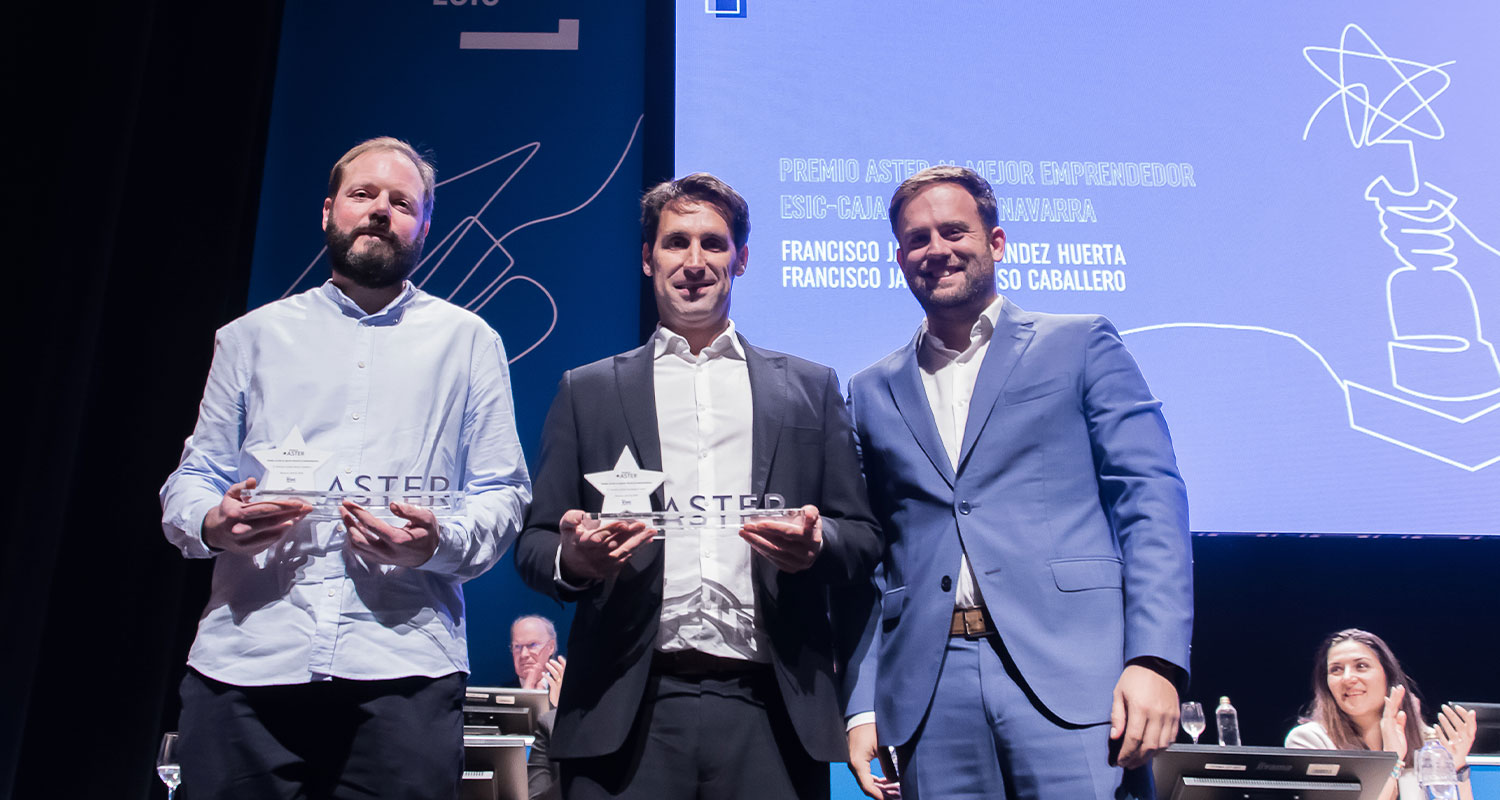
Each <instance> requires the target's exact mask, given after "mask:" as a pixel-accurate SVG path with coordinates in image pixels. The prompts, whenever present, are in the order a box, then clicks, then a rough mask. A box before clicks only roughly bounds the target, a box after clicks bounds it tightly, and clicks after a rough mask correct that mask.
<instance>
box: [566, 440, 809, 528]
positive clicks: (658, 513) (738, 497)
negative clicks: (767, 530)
mask: <svg viewBox="0 0 1500 800" xmlns="http://www.w3.org/2000/svg"><path fill="white" fill-rule="evenodd" d="M583 477H584V479H585V480H587V481H588V482H589V483H590V484H592V485H593V487H594V488H595V489H598V490H599V493H600V494H602V495H604V502H603V503H602V504H601V505H600V508H599V510H598V511H597V512H594V513H592V514H589V519H591V520H598V521H601V522H609V521H611V520H627V521H637V522H644V523H646V524H647V525H649V526H651V527H653V528H655V529H656V536H655V537H653V538H656V539H660V538H662V537H663V536H666V535H670V533H671V532H673V531H681V530H685V529H692V530H696V531H700V532H717V533H725V534H734V533H737V532H738V531H739V529H740V528H741V527H742V526H744V525H745V524H746V523H750V522H760V521H765V520H782V521H788V522H800V520H801V517H802V514H803V512H802V509H800V508H786V498H784V497H782V496H781V495H779V494H775V493H774V492H772V493H767V494H695V495H692V496H691V497H688V498H686V499H685V500H684V501H683V503H682V504H680V505H679V504H678V502H677V499H676V498H668V499H667V501H666V503H665V505H664V506H663V507H662V508H660V509H653V508H652V507H651V493H652V492H654V491H656V488H657V487H658V486H661V485H662V483H663V482H664V481H665V480H666V473H664V472H661V471H659V470H648V469H641V467H640V466H639V465H637V464H636V462H635V457H634V456H632V455H631V454H630V448H628V447H627V448H624V449H622V450H621V451H620V458H619V459H618V460H617V461H615V467H614V469H610V470H604V471H602V472H589V473H585V474H584V476H583Z"/></svg>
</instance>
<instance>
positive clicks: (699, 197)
mask: <svg viewBox="0 0 1500 800" xmlns="http://www.w3.org/2000/svg"><path fill="white" fill-rule="evenodd" d="M677 203H707V204H708V205H711V206H713V207H714V209H716V210H717V211H718V212H719V213H720V214H721V215H723V217H724V219H725V220H727V221H728V222H729V232H730V235H731V236H732V237H733V238H734V249H735V250H739V249H741V248H743V247H744V246H745V243H746V242H748V241H750V204H749V203H746V202H745V198H743V197H741V196H740V193H739V192H736V191H735V190H734V189H733V188H732V187H731V186H730V185H729V184H727V183H725V182H723V181H721V180H719V179H718V178H716V177H714V176H713V175H710V174H708V173H707V172H694V173H693V174H691V175H688V176H687V177H684V178H678V179H677V180H675V181H665V182H663V183H658V184H657V185H655V186H653V187H651V190H650V191H648V192H646V194H645V196H644V197H642V198H641V243H642V244H646V245H655V244H656V229H657V226H659V225H660V224H661V212H662V210H663V209H665V208H667V207H668V206H671V205H675V204H677Z"/></svg>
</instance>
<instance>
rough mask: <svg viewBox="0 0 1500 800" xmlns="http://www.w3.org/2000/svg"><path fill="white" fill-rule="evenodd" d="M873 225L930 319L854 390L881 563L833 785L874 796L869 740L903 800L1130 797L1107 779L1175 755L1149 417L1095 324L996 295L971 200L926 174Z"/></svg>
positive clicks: (1182, 629) (1184, 597)
mask: <svg viewBox="0 0 1500 800" xmlns="http://www.w3.org/2000/svg"><path fill="white" fill-rule="evenodd" d="M890 205H891V208H890V219H891V227H892V229H893V231H894V232H895V234H896V239H897V243H898V245H899V247H900V250H899V252H898V259H899V260H900V263H901V269H902V272H903V274H904V275H905V277H906V281H907V284H908V285H909V286H910V288H911V291H912V294H913V295H915V296H916V298H917V300H918V301H919V302H920V304H921V305H922V308H923V310H924V311H925V312H926V314H927V319H926V321H925V322H924V323H923V325H922V326H921V328H920V329H919V330H918V331H917V335H916V336H915V337H914V338H913V339H912V341H911V342H910V343H909V344H908V345H906V346H905V347H903V348H901V349H899V350H897V351H896V352H894V353H892V354H891V355H890V356H887V357H886V358H885V359H884V360H882V361H879V362H877V363H876V364H874V365H873V366H871V367H869V368H867V369H865V370H863V371H861V372H860V373H859V374H858V375H856V376H855V377H854V379H853V380H852V381H851V382H850V394H851V397H852V400H853V411H854V417H855V419H856V428H857V431H858V435H859V441H860V445H861V447H862V453H863V457H864V468H865V477H866V479H867V481H868V482H869V487H870V497H871V502H872V505H873V507H874V511H875V515H876V519H877V520H878V521H879V522H880V524H881V528H882V533H883V535H884V537H885V541H886V554H885V559H884V563H883V568H882V569H883V586H882V587H881V588H882V589H883V595H879V596H877V595H875V593H874V592H873V591H872V592H871V594H870V598H871V605H872V609H871V611H870V613H869V615H868V626H867V628H866V632H867V638H866V640H865V642H864V644H865V646H866V647H867V648H868V649H867V651H866V653H867V657H866V658H864V659H863V660H862V661H861V662H860V664H859V665H858V668H857V669H854V670H853V672H855V673H857V675H856V676H855V677H856V679H855V680H851V681H849V682H848V683H849V684H850V687H851V693H852V699H851V700H850V703H849V711H850V713H851V714H852V715H853V716H852V718H851V730H850V735H849V741H850V764H851V765H852V768H854V769H855V772H856V775H857V776H858V777H859V778H860V780H861V783H862V784H863V785H864V787H865V789H866V791H867V793H869V794H871V795H872V796H875V795H877V794H878V793H879V789H878V787H877V786H876V784H875V783H874V781H873V780H872V779H871V778H870V777H869V771H868V767H864V766H863V765H867V764H868V763H869V760H870V758H871V756H872V755H873V754H874V752H875V749H876V745H875V743H876V740H877V735H876V734H877V731H878V740H879V741H880V742H881V743H882V744H885V745H891V746H895V747H896V748H897V755H898V759H897V760H898V762H899V766H900V767H901V789H902V794H903V796H904V797H906V798H907V800H912V798H923V797H926V798H950V797H1009V798H1059V799H1063V800H1077V799H1078V798H1099V799H1100V800H1105V798H1112V797H1117V796H1120V795H1121V794H1130V793H1133V794H1143V793H1148V792H1149V783H1147V784H1146V785H1145V786H1140V785H1137V784H1136V781H1137V780H1144V779H1148V776H1146V775H1145V774H1144V771H1143V770H1131V774H1130V775H1129V776H1128V779H1126V781H1125V784H1126V786H1125V789H1124V790H1123V792H1122V790H1121V788H1120V787H1121V783H1122V778H1126V776H1124V775H1122V771H1121V769H1119V767H1117V766H1115V762H1116V760H1117V761H1118V764H1119V765H1120V766H1123V767H1140V766H1143V765H1144V764H1145V763H1146V762H1147V760H1148V759H1149V758H1150V756H1151V754H1152V753H1154V752H1155V751H1157V750H1159V749H1161V748H1164V747H1166V746H1167V744H1169V743H1170V742H1171V741H1172V739H1173V737H1174V736H1175V734H1176V727H1177V714H1178V712H1177V687H1178V686H1180V685H1181V684H1182V683H1183V682H1184V681H1185V680H1186V677H1187V666H1188V644H1189V639H1190V637H1191V633H1192V610H1193V605H1192V558H1191V550H1190V544H1189V537H1188V522H1187V497H1186V493H1185V491H1184V489H1183V483H1182V479H1181V477H1180V476H1179V474H1178V471H1177V465H1176V461H1175V457H1174V455H1173V452H1172V443H1171V438H1170V437H1169V435H1168V433H1167V427H1166V423H1165V422H1164V420H1163V419H1162V415H1161V411H1160V406H1161V404H1160V403H1159V402H1158V401H1157V400H1156V398H1154V397H1152V396H1151V392H1150V390H1149V389H1148V388H1147V386H1146V382H1145V380H1144V379H1143V378H1142V377H1141V372H1140V370H1139V369H1138V368H1137V367H1136V364H1135V361H1134V360H1133V359H1132V358H1131V357H1130V354H1129V353H1128V352H1126V350H1125V345H1124V344H1123V343H1122V342H1121V340H1120V336H1119V334H1118V333H1116V332H1115V329H1114V327H1113V326H1112V325H1110V323H1109V321H1108V320H1106V319H1104V318H1103V317H1098V316H1084V315H1058V314H1038V313H1034V312H1028V311H1024V310H1022V309H1020V308H1018V307H1016V305H1015V304H1013V303H1011V302H1010V301H1009V300H1007V299H1006V298H1004V297H1001V296H999V294H998V293H997V291H996V287H995V262H996V261H998V260H999V259H1000V258H1001V256H1002V255H1003V254H1004V252H1005V232H1004V231H1003V230H1001V229H1000V227H999V225H998V224H997V222H998V219H997V217H998V215H997V211H996V204H995V198H994V195H993V193H992V192H991V190H990V187H989V184H988V183H986V182H985V181H984V179H983V178H981V177H979V176H978V175H976V174H974V173H973V172H972V171H969V170H966V169H962V168H958V167H933V168H931V169H928V170H924V171H922V172H920V173H918V174H917V175H914V176H913V177H912V178H910V179H909V180H907V181H906V182H905V183H903V184H902V185H901V187H900V188H899V189H898V190H897V191H896V192H895V193H894V194H893V195H892V197H891V204H890ZM869 712H873V715H870V714H869ZM867 723H868V724H867ZM1111 740H1113V745H1114V746H1115V747H1118V757H1117V759H1114V758H1112V757H1111V755H1110V748H1111Z"/></svg>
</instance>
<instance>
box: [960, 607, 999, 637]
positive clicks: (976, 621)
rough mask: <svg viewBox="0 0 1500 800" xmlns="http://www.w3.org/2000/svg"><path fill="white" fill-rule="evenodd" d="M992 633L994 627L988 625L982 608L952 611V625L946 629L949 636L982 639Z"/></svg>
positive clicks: (988, 621)
mask: <svg viewBox="0 0 1500 800" xmlns="http://www.w3.org/2000/svg"><path fill="white" fill-rule="evenodd" d="M994 632H995V626H994V625H992V624H990V618H989V615H988V614H986V613H984V609H983V608H955V609H953V625H952V627H950V628H949V629H948V635H949V636H962V637H964V638H965V639H982V638H984V637H986V636H989V635H991V634H993V633H994Z"/></svg>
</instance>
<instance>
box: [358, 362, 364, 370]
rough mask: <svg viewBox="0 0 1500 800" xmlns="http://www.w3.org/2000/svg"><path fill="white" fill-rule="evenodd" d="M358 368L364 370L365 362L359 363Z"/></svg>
mask: <svg viewBox="0 0 1500 800" xmlns="http://www.w3.org/2000/svg"><path fill="white" fill-rule="evenodd" d="M359 368H360V369H364V368H365V362H363V361H361V362H359Z"/></svg>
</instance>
